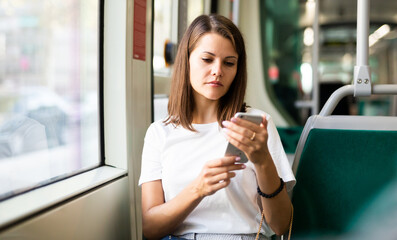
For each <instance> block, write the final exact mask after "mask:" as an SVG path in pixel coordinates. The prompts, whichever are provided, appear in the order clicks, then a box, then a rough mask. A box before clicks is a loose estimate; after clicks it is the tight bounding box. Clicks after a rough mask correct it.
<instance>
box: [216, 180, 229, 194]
mask: <svg viewBox="0 0 397 240" xmlns="http://www.w3.org/2000/svg"><path fill="white" fill-rule="evenodd" d="M229 184H230V179H227V180H225V181H221V182H218V183H216V184H214V185H212V186H211V192H212V194H213V193H215V192H216V191H218V190H220V189H222V188H225V187H227V186H228V185H229Z"/></svg>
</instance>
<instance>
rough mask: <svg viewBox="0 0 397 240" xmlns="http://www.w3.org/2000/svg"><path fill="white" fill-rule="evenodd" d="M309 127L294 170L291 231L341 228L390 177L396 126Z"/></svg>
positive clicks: (395, 160)
mask: <svg viewBox="0 0 397 240" xmlns="http://www.w3.org/2000/svg"><path fill="white" fill-rule="evenodd" d="M342 122H343V121H342ZM353 124H354V123H353ZM375 124H378V123H376V121H375ZM379 124H381V123H379ZM309 129H310V130H308V131H307V138H306V141H305V142H304V147H303V150H302V151H301V154H300V159H299V165H298V166H297V170H296V179H297V183H296V186H295V188H294V192H293V197H292V202H293V204H294V209H295V213H294V224H293V231H292V232H293V236H295V237H298V238H299V237H301V238H305V237H309V236H312V237H313V236H327V235H335V234H336V235H339V234H343V233H346V232H348V231H350V229H351V228H352V227H353V226H355V224H356V223H357V220H358V218H359V217H360V215H362V213H363V212H365V210H366V208H367V207H368V206H369V205H371V203H372V201H373V200H374V199H376V198H377V196H378V194H379V193H380V192H382V190H383V188H384V187H386V186H387V185H388V184H389V183H390V182H392V181H393V180H395V179H396V173H397V131H395V130H391V131H389V130H357V129H356V130H348V129H328V128H315V127H310V128H309Z"/></svg>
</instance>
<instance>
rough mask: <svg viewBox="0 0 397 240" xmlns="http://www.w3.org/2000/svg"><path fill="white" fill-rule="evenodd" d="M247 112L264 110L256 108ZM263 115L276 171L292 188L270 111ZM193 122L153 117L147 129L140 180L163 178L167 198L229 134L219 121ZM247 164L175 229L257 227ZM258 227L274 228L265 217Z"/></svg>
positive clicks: (221, 150) (216, 153)
mask: <svg viewBox="0 0 397 240" xmlns="http://www.w3.org/2000/svg"><path fill="white" fill-rule="evenodd" d="M248 112H250V113H255V114H261V115H263V114H265V113H264V112H262V111H259V110H256V109H249V111H248ZM265 115H266V119H267V120H268V127H267V130H268V148H269V151H270V154H271V156H272V158H273V161H274V163H275V166H276V168H277V172H278V174H279V176H280V177H281V178H283V180H284V182H286V186H287V191H290V190H291V189H292V187H293V186H294V185H295V177H294V175H293V173H292V170H291V167H290V165H289V162H288V159H287V157H286V155H285V152H284V149H283V146H282V145H281V141H280V137H279V135H278V133H277V129H276V127H275V125H274V123H273V121H272V119H271V117H270V115H268V114H265ZM193 127H194V128H195V129H196V130H197V132H192V131H190V130H187V129H184V128H183V127H181V126H179V127H176V128H175V126H173V125H172V124H168V125H165V124H164V123H163V122H162V121H156V122H154V123H152V124H151V126H150V127H149V129H148V130H147V133H146V137H145V145H144V148H143V153H142V170H141V177H140V179H139V185H141V184H142V183H145V182H150V181H154V180H158V179H161V180H162V186H163V190H164V196H165V201H166V202H167V201H169V200H171V199H173V198H174V197H175V196H176V195H178V194H179V193H180V192H181V191H182V189H184V188H185V187H186V186H187V185H188V184H189V183H190V182H192V181H193V180H194V179H195V178H196V177H197V176H198V175H199V173H200V172H201V170H202V167H203V165H204V164H205V163H206V162H207V161H209V160H213V159H216V158H220V157H223V156H224V154H225V150H226V146H227V140H226V138H225V137H224V134H223V132H222V130H221V127H220V126H219V125H218V123H217V122H214V123H209V124H193ZM246 166H247V167H246V168H245V169H244V170H239V171H235V172H236V177H234V178H232V179H231V182H230V184H229V186H228V187H226V188H224V189H221V190H219V191H217V192H216V193H215V194H213V195H211V196H207V197H205V198H204V199H203V200H202V201H201V202H200V204H199V205H198V206H197V207H196V208H195V209H194V210H193V211H192V212H191V213H190V214H189V215H188V216H187V218H186V219H185V220H184V222H183V223H182V224H181V225H180V226H179V228H178V229H177V231H176V232H175V233H174V234H175V235H182V234H185V233H229V234H240V233H241V234H246V233H256V232H257V231H258V229H259V222H260V219H261V211H260V209H259V206H258V201H259V200H258V199H259V195H258V193H257V191H256V190H257V186H258V183H257V180H256V174H255V168H254V165H253V164H252V163H251V162H248V163H246ZM261 231H262V233H263V234H264V235H266V236H271V235H273V234H274V232H273V231H272V230H271V229H270V228H269V227H268V226H267V224H266V223H264V224H263V226H262V230H261Z"/></svg>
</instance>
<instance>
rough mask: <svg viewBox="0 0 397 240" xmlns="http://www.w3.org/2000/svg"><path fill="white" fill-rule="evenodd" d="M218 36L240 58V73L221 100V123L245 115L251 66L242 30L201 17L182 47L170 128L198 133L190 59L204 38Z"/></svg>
mask: <svg viewBox="0 0 397 240" xmlns="http://www.w3.org/2000/svg"><path fill="white" fill-rule="evenodd" d="M206 33H218V34H220V35H221V36H223V37H224V38H227V39H229V40H230V41H231V42H232V44H233V47H234V49H235V50H236V53H237V54H238V62H237V72H236V76H235V77H234V80H233V82H232V84H231V86H230V88H229V90H228V91H227V93H226V94H225V95H224V96H222V97H221V98H220V101H219V106H218V114H217V115H218V116H217V118H218V122H219V124H220V125H221V123H222V121H224V120H228V119H230V118H232V117H233V115H234V114H235V113H236V112H238V111H245V104H244V96H245V89H246V87H247V64H246V53H245V44H244V39H243V37H242V35H241V33H240V31H239V30H238V28H237V27H236V26H235V25H234V24H233V22H232V21H230V20H229V19H228V18H226V17H223V16H220V15H215V14H211V15H201V16H199V17H197V18H196V19H195V20H194V21H193V22H192V23H191V24H190V26H189V28H188V29H187V30H186V32H185V34H184V35H183V37H182V39H181V42H180V44H179V47H178V52H177V55H176V58H175V64H174V70H173V74H172V82H171V94H170V97H169V102H168V117H167V119H166V120H165V121H164V123H166V124H170V123H171V124H173V125H175V126H178V125H182V127H184V128H186V129H189V130H191V131H195V129H194V128H193V126H192V121H193V109H194V105H195V103H194V98H193V89H192V86H191V84H190V77H189V76H190V70H189V56H190V53H191V52H192V51H193V50H194V49H195V47H196V44H197V42H198V40H199V39H200V37H202V36H203V35H204V34H206Z"/></svg>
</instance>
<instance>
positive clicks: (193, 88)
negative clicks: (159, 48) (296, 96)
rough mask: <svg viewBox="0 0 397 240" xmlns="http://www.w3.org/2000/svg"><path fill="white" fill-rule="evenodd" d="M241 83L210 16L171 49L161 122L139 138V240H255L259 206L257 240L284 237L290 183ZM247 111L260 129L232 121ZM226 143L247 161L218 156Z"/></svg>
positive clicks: (221, 24) (239, 67)
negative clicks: (141, 140)
mask: <svg viewBox="0 0 397 240" xmlns="http://www.w3.org/2000/svg"><path fill="white" fill-rule="evenodd" d="M246 82H247V70H246V53H245V46H244V40H243V38H242V36H241V33H240V31H239V30H238V29H237V27H236V26H235V25H234V24H233V23H232V22H231V21H230V20H229V19H227V18H225V17H222V16H219V15H210V16H206V15H202V16H199V17H198V18H196V19H195V20H194V21H193V22H192V24H191V25H190V26H189V28H188V29H187V31H186V33H185V35H184V36H183V38H182V40H181V42H180V45H179V48H178V53H177V56H176V60H175V65H174V72H173V76H172V85H171V94H170V98H169V104H168V113H169V116H168V118H166V119H165V120H164V121H157V122H155V123H153V124H152V125H151V126H150V127H149V129H148V131H147V133H146V137H145V145H144V149H143V155H142V172H141V178H140V181H139V184H140V185H141V186H142V215H143V232H144V235H145V237H146V238H148V239H160V238H162V237H164V236H165V237H164V239H171V235H172V236H178V237H180V238H182V239H255V235H256V232H257V231H258V229H259V227H260V222H261V213H262V209H263V214H264V219H265V221H263V224H262V229H261V232H262V234H263V235H262V237H261V239H264V238H265V236H267V237H269V236H271V235H273V234H274V233H276V234H278V235H281V234H284V233H285V232H286V231H287V229H288V227H289V223H290V219H291V202H290V199H289V197H288V194H287V191H286V188H285V187H284V181H285V182H286V185H287V188H288V189H290V188H292V186H293V184H294V181H295V179H294V176H293V174H292V171H291V169H290V166H289V164H288V160H287V158H286V156H285V153H284V150H283V148H282V145H281V142H280V139H279V136H278V134H277V130H276V128H275V126H274V124H273V122H272V120H271V118H270V116H269V115H268V114H265V113H263V112H260V111H259V110H255V109H250V108H246V107H245V104H244V102H243V101H244V95H245V89H246ZM246 110H247V112H250V113H261V114H262V115H263V121H262V124H261V125H260V126H258V125H255V124H253V123H250V122H248V121H245V120H242V119H237V118H233V116H234V114H235V113H236V112H239V111H246ZM221 126H223V127H224V128H221ZM228 141H229V142H230V143H232V144H233V145H235V146H236V147H238V148H239V149H241V150H243V151H244V152H245V154H246V155H247V157H248V158H249V160H250V161H249V162H248V163H246V164H240V163H238V160H239V158H238V157H225V156H224V154H225V149H226V146H227V143H228ZM279 176H280V177H281V178H280V177H279ZM281 179H283V180H284V181H282V180H281ZM257 190H259V192H260V193H262V192H263V193H265V194H262V195H264V196H266V197H260V196H259V194H258V192H257ZM272 193H273V194H272ZM267 194H268V195H267ZM269 196H270V198H269Z"/></svg>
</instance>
